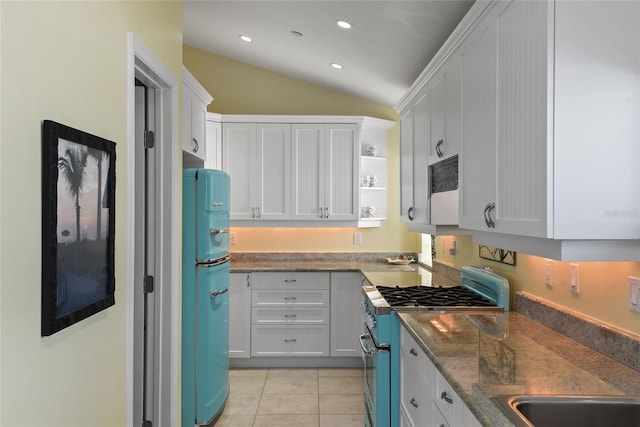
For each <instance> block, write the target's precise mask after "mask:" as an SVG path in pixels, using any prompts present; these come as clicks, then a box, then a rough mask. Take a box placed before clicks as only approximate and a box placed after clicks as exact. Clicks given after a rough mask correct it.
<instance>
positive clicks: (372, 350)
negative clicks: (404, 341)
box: [360, 334, 389, 357]
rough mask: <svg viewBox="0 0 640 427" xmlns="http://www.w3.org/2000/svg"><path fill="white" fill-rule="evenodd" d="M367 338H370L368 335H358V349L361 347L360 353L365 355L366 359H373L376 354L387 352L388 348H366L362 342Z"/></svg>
mask: <svg viewBox="0 0 640 427" xmlns="http://www.w3.org/2000/svg"><path fill="white" fill-rule="evenodd" d="M367 337H369V338H371V335H369V334H362V335H360V347H362V352H363V353H364V354H366V355H367V356H368V357H373V356H374V355H375V354H376V353H381V352H388V351H389V348H388V347H378V346H375V345H374V347H373V348H367V345H366V344H365V342H364V340H365V339H366V338H367Z"/></svg>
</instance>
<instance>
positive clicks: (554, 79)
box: [461, 1, 640, 260]
mask: <svg viewBox="0 0 640 427" xmlns="http://www.w3.org/2000/svg"><path fill="white" fill-rule="evenodd" d="M576 17H579V19H576ZM639 28H640V4H638V3H637V2H555V4H554V3H548V2H517V1H511V2H500V3H498V4H497V5H496V6H495V7H494V8H493V9H492V10H491V11H490V13H488V14H487V16H486V17H485V18H484V19H483V21H482V22H481V23H480V24H479V25H478V27H476V28H475V29H474V30H473V32H472V34H471V36H470V37H469V39H468V40H467V41H466V42H465V45H464V46H463V48H462V57H463V99H464V102H463V118H464V121H463V128H464V130H463V135H464V138H463V153H464V156H463V161H462V162H463V163H462V189H463V194H464V195H463V199H462V210H461V212H462V217H461V226H463V227H465V228H469V229H472V230H475V231H476V232H474V240H475V241H477V242H479V243H484V244H488V245H492V246H499V247H504V248H509V249H512V250H518V251H522V252H527V253H532V254H536V255H540V256H546V257H550V258H556V259H581V260H616V259H620V260H625V259H627V260H632V259H636V260H637V259H638V256H637V254H638V253H640V252H638V246H640V241H639V240H638V239H639V238H640V222H638V212H640V196H639V194H640V170H639V169H638V167H637V159H638V158H640V147H639V146H638V144H637V141H638V140H639V138H640V126H639V125H638V121H637V117H638V116H639V115H640V84H639V83H638V81H639V80H638V77H639V76H640V57H638V55H637V48H636V46H637V45H638V42H639V41H640V30H639ZM630 41H633V42H630ZM523 70H527V72H526V73H525V72H523ZM605 82H606V83H605ZM603 141H606V143H603ZM621 183H625V184H624V185H621ZM523 237H529V238H530V239H526V238H523ZM634 254H635V255H634Z"/></svg>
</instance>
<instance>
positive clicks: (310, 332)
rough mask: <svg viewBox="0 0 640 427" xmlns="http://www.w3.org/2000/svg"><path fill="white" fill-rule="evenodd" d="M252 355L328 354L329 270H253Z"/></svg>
mask: <svg viewBox="0 0 640 427" xmlns="http://www.w3.org/2000/svg"><path fill="white" fill-rule="evenodd" d="M252 279H253V289H252V293H251V306H252V314H251V324H252V325H251V356H258V357H259V356H328V355H329V294H330V276H329V273H315V272H313V273H297V272H257V273H252Z"/></svg>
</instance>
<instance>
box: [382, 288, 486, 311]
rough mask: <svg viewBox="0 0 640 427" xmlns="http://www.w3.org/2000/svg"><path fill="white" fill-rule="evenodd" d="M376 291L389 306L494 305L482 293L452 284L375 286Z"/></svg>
mask: <svg viewBox="0 0 640 427" xmlns="http://www.w3.org/2000/svg"><path fill="white" fill-rule="evenodd" d="M377 289H378V292H380V295H382V296H383V297H384V299H385V300H386V301H387V303H388V304H389V305H390V306H391V307H495V306H496V304H494V303H493V302H491V301H490V300H488V299H487V298H485V297H483V296H482V295H480V294H478V293H476V292H474V291H472V290H469V289H467V288H463V287H462V286H454V287H449V288H444V287H442V286H438V287H433V286H409V287H400V286H377Z"/></svg>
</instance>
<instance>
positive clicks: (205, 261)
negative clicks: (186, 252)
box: [196, 255, 231, 268]
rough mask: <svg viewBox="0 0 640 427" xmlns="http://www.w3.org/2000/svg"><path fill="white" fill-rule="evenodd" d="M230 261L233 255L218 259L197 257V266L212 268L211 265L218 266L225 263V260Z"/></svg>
mask: <svg viewBox="0 0 640 427" xmlns="http://www.w3.org/2000/svg"><path fill="white" fill-rule="evenodd" d="M229 261H231V255H226V256H224V257H222V258H218V259H197V260H196V267H206V268H211V267H216V266H218V265H221V264H224V263H225V262H229Z"/></svg>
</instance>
